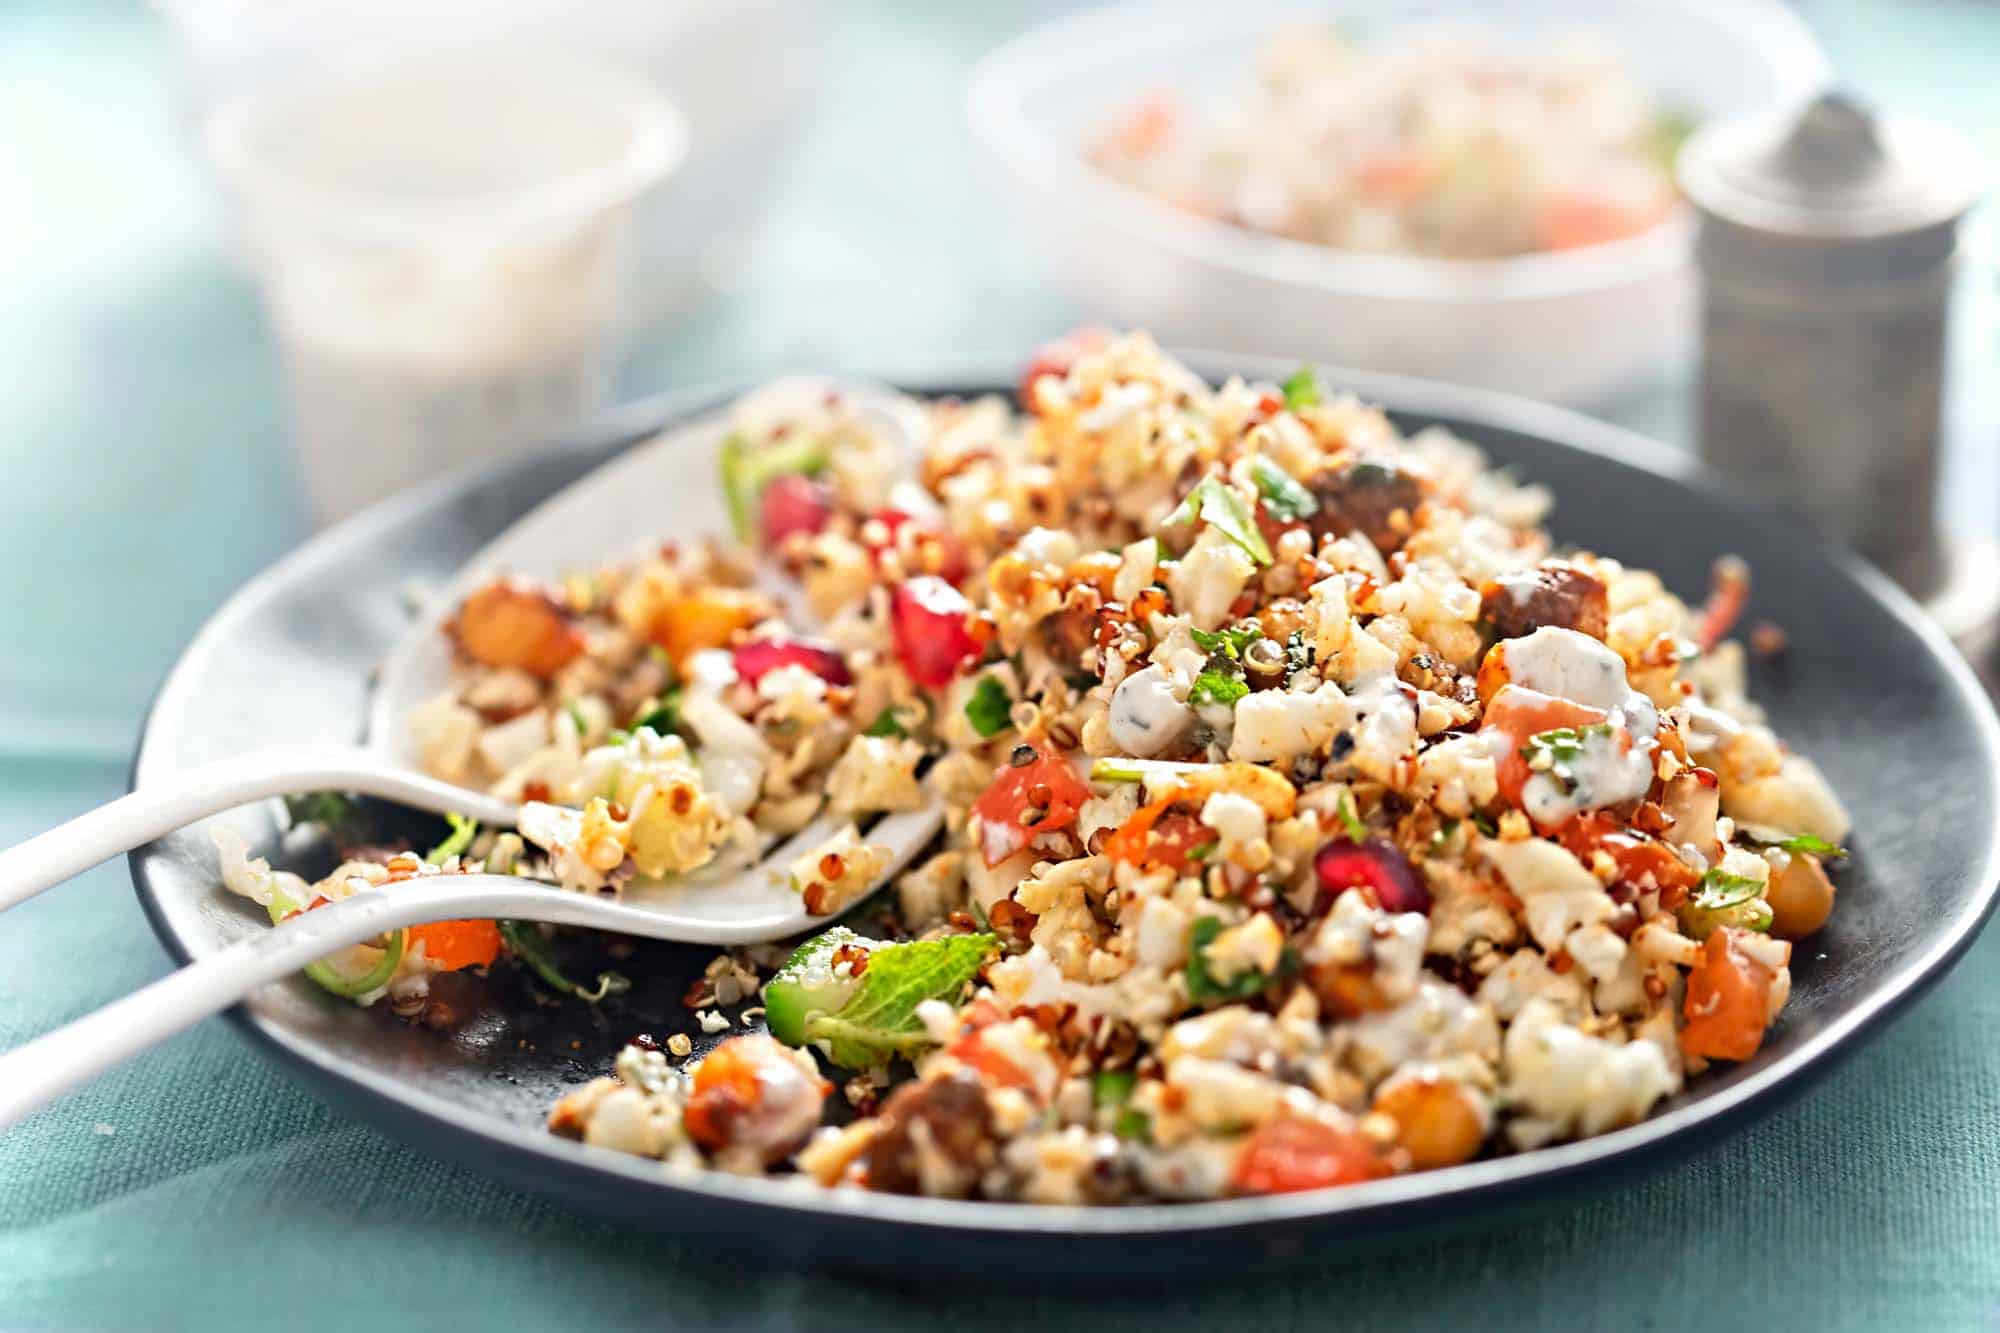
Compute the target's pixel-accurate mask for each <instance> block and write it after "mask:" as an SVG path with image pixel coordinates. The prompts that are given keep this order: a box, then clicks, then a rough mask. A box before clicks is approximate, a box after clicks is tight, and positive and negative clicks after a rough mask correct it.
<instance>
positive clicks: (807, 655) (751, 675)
mask: <svg viewBox="0 0 2000 1333" xmlns="http://www.w3.org/2000/svg"><path fill="white" fill-rule="evenodd" d="M735 661H736V678H737V679H738V680H744V681H748V682H749V683H750V684H752V685H755V684H756V683H757V682H758V681H760V680H762V679H763V678H764V674H765V673H766V672H769V671H775V670H777V669H778V668H779V667H781V666H799V667H804V668H805V669H806V670H808V671H810V672H812V673H813V674H814V675H815V676H818V677H819V678H820V679H821V680H823V681H825V682H826V683H827V684H829V685H851V684H853V683H854V677H853V676H852V675H850V674H849V673H848V670H847V663H845V662H843V661H842V660H841V658H840V654H839V653H838V652H836V651H834V650H833V649H832V648H829V647H827V646H826V645H824V644H818V643H812V642H809V641H807V640H805V639H752V640H751V641H750V642H748V643H746V644H742V645H741V646H739V647H738V648H737V649H736V653H735Z"/></svg>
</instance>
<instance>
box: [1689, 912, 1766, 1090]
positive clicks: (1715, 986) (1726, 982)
mask: <svg viewBox="0 0 2000 1333" xmlns="http://www.w3.org/2000/svg"><path fill="white" fill-rule="evenodd" d="M1743 934H1744V932H1743V931H1741V930H1738V929H1736V928H1735V927H1723V928H1722V929H1719V930H1715V931H1712V932H1710V934H1709V937H1708V941H1707V943H1705V944H1704V945H1703V946H1702V956H1701V961H1700V962H1698V963H1696V964H1695V965H1694V968H1693V969H1692V970H1691V971H1690V972H1689V973H1688V979H1687V1003H1686V1004H1685V1005H1684V1006H1683V1008H1682V1015H1683V1017H1685V1018H1686V1020H1687V1022H1686V1025H1685V1026H1684V1027H1682V1028H1681V1036H1680V1043H1681V1054H1683V1055H1686V1056H1689V1057H1694V1056H1700V1057H1701V1058H1703V1059H1707V1060H1748V1059H1749V1058H1750V1057H1751V1056H1753V1055H1755V1054H1756V1053H1757V1048H1758V1047H1759V1046H1761V1045H1762V1044H1763V1042H1764V1029H1765V1028H1767V1027H1769V1026H1770V1023H1771V981H1772V978H1773V977H1774V975H1775V974H1774V973H1773V972H1772V970H1771V969H1770V968H1769V967H1766V966H1765V965H1764V964H1763V963H1761V962H1759V961H1758V960H1757V959H1755V958H1752V957H1751V956H1750V955H1749V954H1748V953H1746V952H1745V951H1744V950H1743V949H1742V948H1741V947H1740V946H1739V945H1738V943H1737V941H1738V940H1739V939H1740V938H1741V937H1742V935H1743Z"/></svg>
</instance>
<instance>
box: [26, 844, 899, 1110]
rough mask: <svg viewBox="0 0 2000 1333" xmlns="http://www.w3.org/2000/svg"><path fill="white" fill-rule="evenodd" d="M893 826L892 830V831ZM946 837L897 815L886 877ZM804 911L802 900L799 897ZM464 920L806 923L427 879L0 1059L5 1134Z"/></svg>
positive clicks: (303, 922)
mask: <svg viewBox="0 0 2000 1333" xmlns="http://www.w3.org/2000/svg"><path fill="white" fill-rule="evenodd" d="M889 825H893V826H895V827H893V828H884V827H883V826H889ZM936 830H937V824H936V819H935V817H934V815H933V814H932V813H931V812H926V811H916V812H912V813H910V814H901V815H892V816H890V817H889V818H888V819H885V820H883V821H882V824H881V825H878V826H877V834H878V836H877V838H876V840H877V841H882V842H887V843H889V844H890V845H891V846H893V847H895V848H896V849H897V851H896V855H895V857H894V858H892V860H891V862H890V864H889V866H888V867H887V868H886V869H885V870H884V871H883V876H882V877H883V879H885V880H886V879H887V878H888V877H889V876H890V875H892V874H894V873H895V872H896V871H897V870H899V869H901V868H902V866H903V864H904V863H906V862H907V861H908V859H909V857H910V856H911V855H913V854H914V853H915V852H916V851H917V850H918V849H919V848H921V847H922V846H923V845H924V843H925V842H927V841H928V840H929V838H930V836H931V834H932V833H935V832H936ZM791 897H792V900H793V902H795V903H796V901H797V895H796V894H793V895H791ZM465 917H473V918H480V919H506V920H516V921H547V922H551V923H553V924H555V925H560V926H590V927H593V928H595V929H598V930H611V931H618V932H620V933H622V934H626V935H650V936H654V937H656V938H660V939H672V940H695V941H697V942H703V943H713V944H733V943H742V942H747V941H750V940H764V939H777V938H781V937H782V936H785V935H788V934H791V933H793V931H794V930H795V929H796V922H797V918H796V917H795V916H792V915H783V916H774V917H770V918H768V919H766V920H763V921H761V922H760V921H753V920H748V919H746V920H742V921H737V922H732V923H731V924H730V925H729V926H728V927H726V928H724V927H716V928H714V929H712V930H708V931H706V933H699V934H697V933H690V932H691V931H692V930H694V929H696V928H697V927H695V926H693V925H692V924H691V923H690V922H688V921H687V920H685V919H683V918H680V917H676V916H674V915H673V914H671V913H666V912H661V911H658V910H655V909H654V908H652V907H649V906H646V905H643V904H642V903H640V902H634V901H617V900H613V899H609V898H601V897H596V896H592V895H586V894H580V893H571V892H568V891H567V890H564V889H558V888H554V887H552V886H550V885H546V884H539V883H536V882H535V881H533V880H527V879H521V878H518V877H515V876H512V875H426V876H421V877H419V878H417V879H412V880H405V881H402V882H401V883H397V884H392V885H389V886H386V887H384V888H381V889H376V890H371V891H369V892H366V893H357V894H355V895H354V896H353V897H351V898H343V899H341V900H339V901H338V902H332V903H328V904H327V905H326V906H324V907H320V908H316V909H315V910H313V911H310V912H301V913H299V914H298V915H297V916H294V917H292V918H290V919H289V920H286V921H284V922H281V923H280V924H278V925H276V926H273V927H271V928H270V929H269V930H260V931H258V932H257V933H256V934H254V935H252V936H250V937H249V938H247V939H244V940H240V941H238V942H237V943H235V944H232V945H230V946H229V947H227V948H225V949H221V950H218V951H217V952H215V953H212V954H210V955H208V956H207V957H206V958H202V959H200V960H198V961H196V962H193V963H190V964H188V965H187V966H186V967H184V968H182V969H181V970H180V971H178V972H175V973H174V974H173V975H171V976H168V977H165V978H163V979H161V980H159V981H156V982H154V983H153V984H152V985H150V986H147V987H145V988H143V989H141V990H138V991H134V992H133V993H132V994H130V995H128V996H126V997H125V998H124V999H122V1000H114V1001H112V1002H111V1003H110V1004H108V1005H106V1006H104V1007H103V1008H102V1009H99V1010H97V1011H96V1012H95V1013H92V1014H89V1015H86V1016H85V1017H83V1018H80V1019H77V1020H76V1021H75V1022H73V1023H70V1024H68V1025H67V1026H65V1027H61V1028H58V1029H56V1030H55V1031H54V1032H50V1033H47V1034H45V1035H43V1036H40V1037H37V1038H35V1039H34V1040H33V1041H30V1042H28V1043H26V1044H25V1045H22V1046H20V1047H18V1048H16V1049H15V1050H12V1051H10V1052H8V1053H7V1054H6V1055H4V1056H0V1130H4V1129H6V1128H8V1127H10V1126H12V1125H15V1124H18V1123H19V1122H20V1121H21V1120H23V1119H25V1118H26V1117H27V1116H29V1115H31V1114H33V1113H34V1112H35V1111H37V1110H40V1109H41V1108H42V1107H44V1106H46V1105H48V1104H49V1103H50V1102H52V1101H54V1100H55V1099H56V1098H57V1097H60V1096H61V1095H62V1094H63V1093H65V1092H67V1091H68V1090H70V1089H71V1088H73V1087H76V1086H77V1085H78V1084H80V1083H83V1082H85V1081H86V1080H88V1079H92V1078H95V1077H96V1076H97V1075H99V1074H101V1073H103V1072H104V1071H105V1070H107V1069H109V1068H111V1067H112V1066H113V1065H116V1064H118V1063H119V1062H121V1061H123V1060H125V1059H127V1058H129V1057H131V1056H133V1055H136V1054H137V1053H138V1052H140V1051H142V1050H145V1049H146V1048H147V1047H149V1046H151V1045H153V1044H154V1043H156V1042H159V1041H162V1040H164V1039H165V1038H167V1037H170V1036H172V1035H174V1034H175V1033H177V1032H180V1031H181V1030H183V1029H184V1028H188V1027H192V1026H193V1025H194V1024H195V1023H197V1022H199V1021H201V1020H202V1019H204V1018H207V1017H208V1016H209V1015H211V1014H216V1013H220V1012H222V1011H223V1010H224V1009H227V1008H228V1007H229V1006H230V1005H232V1004H235V1003H236V1002H237V1001H239V1000H242V999H243V998H245V997H246V996H248V995H249V994H250V993H251V992H252V991H254V990H256V989H257V988H258V987H260V986H264V985H268V984H269V983H271V982H273V981H278V980H280V979H282V978H284V977H288V976H290V975H291V974H292V973H294V972H296V971H298V970H299V969H300V968H302V967H304V966H305V965H306V964H308V963H311V962H314V961H316V960H318V959H321V958H324V957H326V956H328V955H329V954H332V953H336V952H338V951H339V950H341V949H344V948H347V947H348V946H350V945H354V944H360V943H362V942H363V941H366V940H371V939H374V938H375V937H376V936H378V935H380V934H381V933H382V932H384V931H387V930H394V929H396V928H397V927H399V926H416V925H423V924H425V923H426V922H431V921H454V920H458V919H461V918H465Z"/></svg>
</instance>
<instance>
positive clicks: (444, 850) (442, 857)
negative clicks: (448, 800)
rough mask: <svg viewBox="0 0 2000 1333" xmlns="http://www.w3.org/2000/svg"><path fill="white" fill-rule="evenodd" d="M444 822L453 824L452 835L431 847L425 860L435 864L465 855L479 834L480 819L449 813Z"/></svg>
mask: <svg viewBox="0 0 2000 1333" xmlns="http://www.w3.org/2000/svg"><path fill="white" fill-rule="evenodd" d="M444 822H445V823H447V824H449V825H451V835H450V836H449V837H447V838H446V839H445V840H444V841H443V842H441V843H439V844H438V845H437V846H435V847H433V848H431V849H430V851H429V852H428V853H426V854H425V856H424V860H426V861H428V862H430V863H431V864H432V865H434V866H435V865H442V864H444V862H445V861H446V860H448V859H449V858H451V857H454V856H464V855H465V849H466V848H468V847H470V846H471V845H472V840H473V839H474V838H476V837H478V836H479V821H478V820H476V819H467V818H466V817H465V816H464V815H459V814H447V815H446V816H445V817H444Z"/></svg>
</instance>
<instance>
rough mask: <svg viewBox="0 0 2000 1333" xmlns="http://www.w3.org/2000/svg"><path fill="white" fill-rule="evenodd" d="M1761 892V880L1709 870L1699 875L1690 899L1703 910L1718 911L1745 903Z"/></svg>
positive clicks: (1762, 887)
mask: <svg viewBox="0 0 2000 1333" xmlns="http://www.w3.org/2000/svg"><path fill="white" fill-rule="evenodd" d="M1763 892H1764V883H1763V881H1762V880H1755V879H1751V878H1750V877H1749V876H1748V875H1731V874H1726V873H1724V872H1723V871H1720V870H1711V871H1709V872H1708V873H1707V874H1706V875H1703V876H1702V877H1701V883H1699V884H1697V885H1696V886H1695V890H1694V894H1693V896H1692V897H1691V899H1690V901H1692V902H1693V903H1694V905H1695V906H1696V907H1699V908H1701V909H1702V910H1703V911H1704V912H1720V911H1722V910H1723V909H1724V908H1727V907H1735V906H1738V905H1739V904H1741V903H1747V902H1749V901H1750V900H1751V899H1752V898H1755V897H1757V896H1759V895H1760V894H1762V893H1763Z"/></svg>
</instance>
